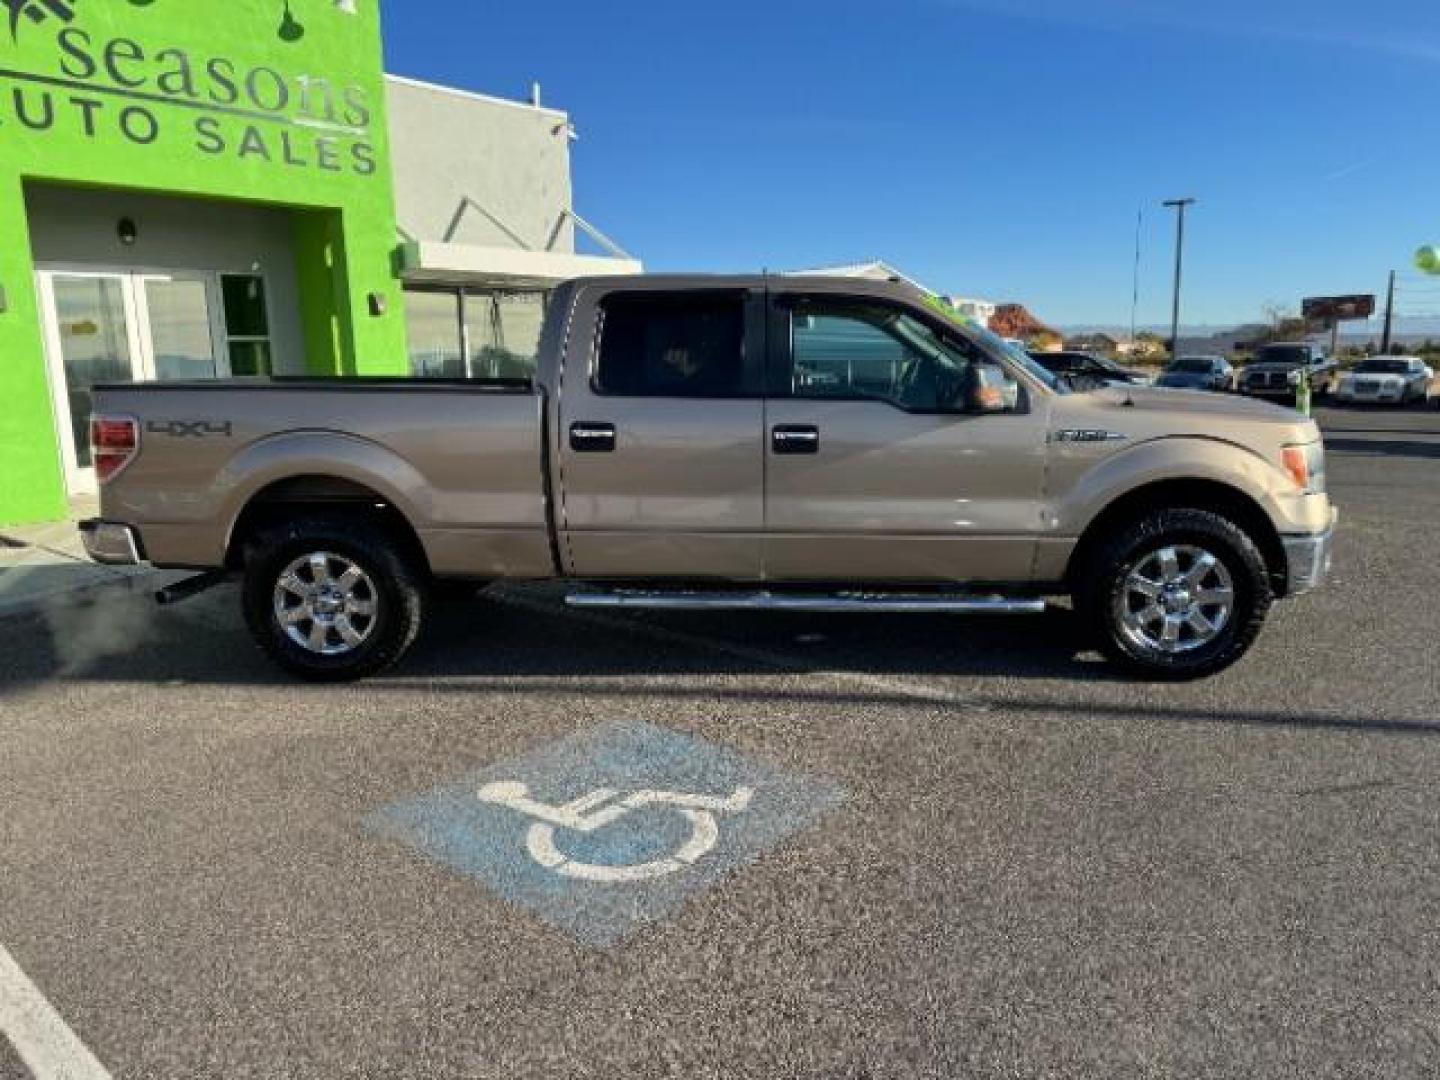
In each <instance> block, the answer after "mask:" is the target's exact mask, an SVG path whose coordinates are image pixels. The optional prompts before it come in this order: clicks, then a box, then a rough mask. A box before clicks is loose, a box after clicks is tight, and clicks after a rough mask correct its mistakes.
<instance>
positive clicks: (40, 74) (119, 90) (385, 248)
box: [0, 0, 406, 524]
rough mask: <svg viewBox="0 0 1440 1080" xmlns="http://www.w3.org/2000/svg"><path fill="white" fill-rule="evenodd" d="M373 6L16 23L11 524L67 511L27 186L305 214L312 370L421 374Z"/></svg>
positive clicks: (9, 122)
mask: <svg viewBox="0 0 1440 1080" xmlns="http://www.w3.org/2000/svg"><path fill="white" fill-rule="evenodd" d="M356 6H357V8H358V11H357V13H356V14H353V15H352V14H347V13H346V12H344V11H342V10H340V9H339V8H337V6H336V4H335V3H334V0H289V4H288V9H289V12H290V16H289V17H288V18H287V17H286V15H285V12H286V8H287V5H286V4H285V3H284V0H129V2H128V3H127V2H121V0H32V3H31V4H30V5H29V6H28V7H25V8H21V9H20V10H19V11H13V10H12V9H13V8H14V5H11V4H6V5H4V6H0V289H3V292H4V298H5V310H4V311H3V312H0V524H14V523H17V522H27V521H41V520H53V519H56V518H59V517H63V516H64V514H65V513H66V510H67V506H66V501H65V494H64V491H65V489H64V483H63V478H62V470H61V463H60V454H59V448H58V446H59V444H58V440H57V436H56V432H55V421H54V412H53V410H52V408H51V402H50V388H49V383H48V381H47V378H46V366H45V360H44V351H43V350H44V346H43V341H42V332H41V322H40V315H39V311H38V300H37V296H36V290H35V267H34V264H33V261H32V258H31V244H30V238H29V231H28V227H27V223H26V218H25V201H24V198H23V191H24V184H25V183H26V182H27V181H43V182H47V183H57V184H70V185H90V186H103V187H114V188H121V189H129V190H143V191H151V192H158V193H164V194H169V195H176V196H185V197H194V198H213V199H238V200H245V201H248V202H254V203H261V204H266V205H270V206H280V207H289V208H291V209H292V210H293V211H294V216H293V221H294V223H295V224H294V249H295V255H296V269H297V278H298V281H299V286H300V287H299V291H300V297H299V303H300V308H301V315H302V319H303V322H304V327H305V342H306V347H307V350H308V357H307V364H308V367H309V370H310V371H312V372H314V373H316V374H399V373H403V372H404V371H405V370H406V361H405V329H404V319H403V310H402V303H401V291H400V284H399V281H398V278H397V273H396V260H395V251H396V244H397V240H396V228H395V196H394V190H393V180H392V171H391V166H390V154H389V145H388V135H387V130H388V128H387V123H386V116H385V90H384V82H383V75H382V70H383V69H382V46H381V27H380V12H379V0H359V3H358V4H357V5H356ZM32 13H33V15H32ZM12 16H13V19H12ZM7 22H8V23H10V25H6V24H7ZM297 25H298V26H299V27H300V28H301V31H303V32H300V33H297V31H296V26H297ZM372 295H374V296H376V297H378V299H379V300H380V305H379V306H380V308H382V309H383V310H382V313H381V314H379V315H375V314H372V312H371V305H370V297H371V296H372Z"/></svg>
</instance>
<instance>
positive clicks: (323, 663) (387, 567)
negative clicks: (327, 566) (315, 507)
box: [241, 515, 425, 682]
mask: <svg viewBox="0 0 1440 1080" xmlns="http://www.w3.org/2000/svg"><path fill="white" fill-rule="evenodd" d="M316 553H325V554H327V555H333V556H335V557H336V559H335V561H334V562H333V563H331V566H332V567H337V568H338V567H340V566H342V565H343V564H344V563H345V562H348V563H349V564H351V565H353V566H355V567H358V568H359V569H360V570H361V571H362V572H363V574H364V575H365V577H364V579H363V581H362V582H361V586H362V588H361V592H360V598H359V599H358V600H357V601H356V604H357V605H360V604H365V603H369V604H370V605H371V606H372V608H373V614H371V615H357V616H355V617H354V618H353V621H354V623H355V625H358V626H361V627H362V628H363V630H364V638H363V640H361V641H360V642H359V643H358V644H355V645H353V647H352V646H348V645H346V643H345V642H344V641H343V640H340V637H339V633H338V631H335V630H328V631H327V634H326V635H322V636H323V637H324V638H325V641H326V642H327V643H328V642H333V647H334V648H337V649H338V648H341V647H344V648H345V651H343V652H337V653H336V654H334V655H325V654H323V653H322V652H318V651H312V650H311V649H310V648H307V647H306V646H305V645H303V644H302V643H299V642H297V641H296V640H294V639H292V637H291V635H290V632H289V631H288V630H287V628H286V626H284V625H282V623H281V621H280V615H279V614H278V613H277V610H276V604H277V601H276V595H277V588H278V586H279V582H280V579H281V577H282V575H284V574H285V572H286V570H287V568H289V567H291V565H292V564H293V563H295V561H296V560H298V559H301V558H302V557H305V556H309V555H311V554H316ZM304 583H305V582H302V584H304ZM241 595H242V604H243V607H244V612H245V622H246V625H247V626H248V627H249V628H250V634H251V636H252V637H253V638H254V639H255V642H256V644H257V645H259V646H260V649H261V651H263V652H264V653H265V654H266V655H267V656H268V657H270V659H271V660H273V661H274V662H275V663H276V664H278V665H279V666H280V667H282V668H284V669H285V670H286V671H288V672H290V673H291V674H292V675H297V676H299V677H300V678H302V679H306V680H308V681H311V682H349V681H352V680H355V679H363V678H365V677H367V676H370V675H375V674H377V673H379V672H381V671H384V670H385V669H386V668H388V667H390V666H391V665H392V664H394V663H396V662H397V661H399V660H400V658H401V657H402V656H404V655H405V653H406V652H407V651H408V650H409V649H410V646H411V645H413V644H414V643H415V639H416V637H418V636H419V633H420V626H421V622H422V621H423V619H424V612H425V585H424V577H423V575H422V574H421V573H420V572H419V571H418V570H417V569H416V567H415V565H414V559H413V558H412V557H411V556H410V555H409V554H408V553H407V552H406V551H405V549H404V547H403V545H401V544H398V543H397V542H396V541H395V540H394V539H393V538H392V537H391V536H390V535H388V534H387V533H386V531H385V530H384V529H382V528H379V527H377V526H376V525H375V524H374V523H372V522H368V521H366V520H364V519H363V518H357V517H346V516H339V515H337V516H317V517H307V518H302V519H300V520H297V521H293V522H289V523H287V524H284V525H281V526H278V527H275V528H272V529H269V530H267V531H265V532H263V533H261V534H260V535H259V536H257V537H256V538H255V540H254V542H253V543H252V544H251V545H250V546H249V547H248V548H247V555H246V562H245V579H244V584H243V587H242V594H241ZM367 597H368V598H369V599H368V601H367V599H366V598H367ZM345 617H346V619H347V622H349V621H351V619H352V616H351V615H350V614H349V608H348V607H347V608H346V609H345ZM306 625H309V626H310V627H311V628H313V627H314V625H315V622H314V620H309V621H308V623H307V622H303V621H302V622H301V623H300V624H299V627H300V629H299V630H298V631H297V632H302V633H303V629H304V627H305V626H306ZM355 632H356V631H355V630H354V628H353V627H352V633H355Z"/></svg>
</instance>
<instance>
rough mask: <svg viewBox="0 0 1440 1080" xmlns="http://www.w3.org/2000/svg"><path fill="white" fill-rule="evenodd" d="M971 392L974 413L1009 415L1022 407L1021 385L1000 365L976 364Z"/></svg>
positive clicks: (971, 407) (971, 404)
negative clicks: (1008, 413)
mask: <svg viewBox="0 0 1440 1080" xmlns="http://www.w3.org/2000/svg"><path fill="white" fill-rule="evenodd" d="M973 370H974V373H975V375H974V385H973V388H972V390H971V392H970V411H971V412H973V413H980V414H985V413H1007V412H1014V411H1015V410H1016V409H1018V408H1019V407H1020V384H1019V383H1018V382H1016V381H1015V380H1014V379H1012V378H1011V377H1010V376H1009V375H1008V374H1006V372H1005V369H1004V368H1003V367H1001V366H1000V365H999V364H976V365H975V367H974V369H973Z"/></svg>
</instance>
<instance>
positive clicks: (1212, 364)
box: [1155, 356, 1235, 390]
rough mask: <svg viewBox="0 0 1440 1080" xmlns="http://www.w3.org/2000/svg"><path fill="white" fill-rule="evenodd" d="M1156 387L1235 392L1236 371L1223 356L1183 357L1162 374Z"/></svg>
mask: <svg viewBox="0 0 1440 1080" xmlns="http://www.w3.org/2000/svg"><path fill="white" fill-rule="evenodd" d="M1155 385H1156V386H1169V387H1173V388H1175V389H1179V390H1234V389H1235V369H1234V368H1233V367H1231V366H1230V361H1228V360H1226V359H1225V358H1224V357H1223V356H1182V357H1180V358H1179V359H1178V360H1176V361H1175V362H1174V363H1173V364H1171V365H1170V366H1169V367H1167V368H1166V369H1165V370H1164V371H1163V372H1161V373H1160V378H1158V379H1156V380H1155Z"/></svg>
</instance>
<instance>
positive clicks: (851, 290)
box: [560, 273, 928, 302]
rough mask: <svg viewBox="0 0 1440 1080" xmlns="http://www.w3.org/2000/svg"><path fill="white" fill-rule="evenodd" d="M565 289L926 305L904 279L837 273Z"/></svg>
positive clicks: (568, 285)
mask: <svg viewBox="0 0 1440 1080" xmlns="http://www.w3.org/2000/svg"><path fill="white" fill-rule="evenodd" d="M560 288H562V289H570V290H574V289H579V288H586V289H589V288H594V289H598V290H601V291H603V292H672V291H673V292H684V291H686V290H689V289H769V290H770V291H771V292H782V293H783V292H807V293H829V294H838V295H842V296H873V297H875V298H877V299H906V300H917V299H918V300H919V301H921V302H924V301H925V300H926V299H927V298H928V296H927V294H926V293H924V292H922V291H921V290H919V289H917V288H915V287H914V286H913V285H910V284H908V283H906V282H905V281H904V280H902V279H900V278H895V279H892V280H888V281H877V280H874V279H872V278H860V277H839V276H836V275H833V274H767V273H759V274H698V273H689V274H685V273H667V274H631V275H609V276H605V277H585V278H574V279H572V280H570V281H567V282H565V283H564V284H563V285H562V286H560Z"/></svg>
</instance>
